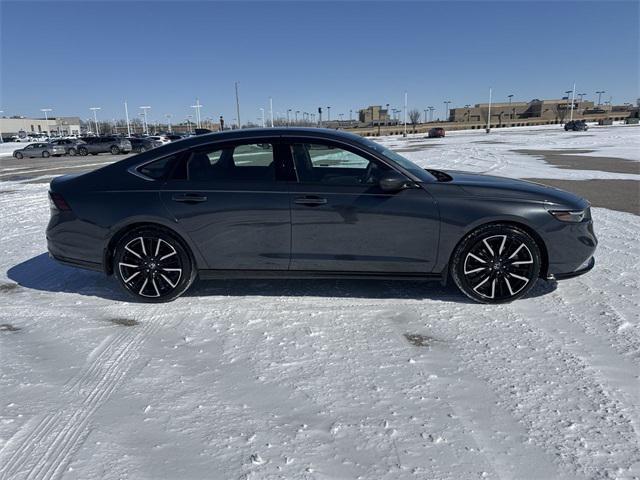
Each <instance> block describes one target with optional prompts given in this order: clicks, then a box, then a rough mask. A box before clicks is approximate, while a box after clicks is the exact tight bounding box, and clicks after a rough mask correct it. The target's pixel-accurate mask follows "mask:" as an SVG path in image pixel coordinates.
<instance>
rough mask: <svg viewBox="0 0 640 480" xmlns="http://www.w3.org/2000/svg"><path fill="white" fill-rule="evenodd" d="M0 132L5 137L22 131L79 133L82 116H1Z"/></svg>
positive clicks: (27, 132)
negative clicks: (47, 117) (46, 117)
mask: <svg viewBox="0 0 640 480" xmlns="http://www.w3.org/2000/svg"><path fill="white" fill-rule="evenodd" d="M0 132H2V136H3V137H11V136H13V135H18V134H19V133H20V132H24V133H25V134H27V135H28V134H30V133H46V134H55V135H79V134H80V117H52V118H49V119H47V120H45V119H44V118H28V117H14V118H0Z"/></svg>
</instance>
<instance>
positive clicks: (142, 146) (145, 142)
mask: <svg viewBox="0 0 640 480" xmlns="http://www.w3.org/2000/svg"><path fill="white" fill-rule="evenodd" d="M127 140H129V142H131V151H132V152H134V153H142V152H146V151H147V150H151V149H152V148H156V147H161V146H162V145H163V143H162V142H160V141H157V140H152V139H150V138H136V137H129V138H128V139H127Z"/></svg>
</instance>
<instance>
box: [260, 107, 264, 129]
mask: <svg viewBox="0 0 640 480" xmlns="http://www.w3.org/2000/svg"><path fill="white" fill-rule="evenodd" d="M260 112H261V113H262V128H264V108H261V109H260Z"/></svg>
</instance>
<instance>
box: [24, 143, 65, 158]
mask: <svg viewBox="0 0 640 480" xmlns="http://www.w3.org/2000/svg"><path fill="white" fill-rule="evenodd" d="M65 153H66V152H65V149H64V147H61V146H59V145H54V144H53V143H30V144H29V145H27V146H26V147H24V148H21V149H20V150H14V151H13V156H14V157H15V158H23V157H29V158H32V157H43V158H47V157H50V156H51V155H53V156H55V157H59V156H60V155H64V154H65Z"/></svg>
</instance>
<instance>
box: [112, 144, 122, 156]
mask: <svg viewBox="0 0 640 480" xmlns="http://www.w3.org/2000/svg"><path fill="white" fill-rule="evenodd" d="M111 153H112V154H113V155H118V154H119V153H120V149H119V148H118V147H116V146H115V145H114V146H113V147H111Z"/></svg>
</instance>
